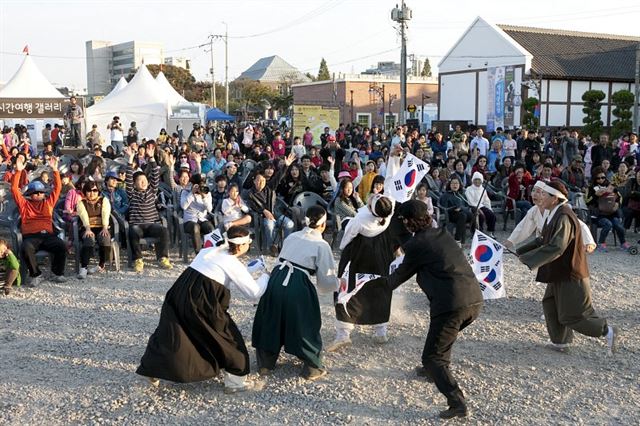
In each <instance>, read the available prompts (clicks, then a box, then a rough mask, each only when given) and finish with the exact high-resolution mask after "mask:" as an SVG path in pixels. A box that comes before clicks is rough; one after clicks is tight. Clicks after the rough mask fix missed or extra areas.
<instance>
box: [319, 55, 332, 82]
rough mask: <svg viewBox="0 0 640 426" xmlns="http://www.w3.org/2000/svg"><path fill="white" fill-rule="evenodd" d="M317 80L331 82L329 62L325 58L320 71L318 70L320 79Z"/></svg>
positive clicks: (321, 62)
mask: <svg viewBox="0 0 640 426" xmlns="http://www.w3.org/2000/svg"><path fill="white" fill-rule="evenodd" d="M316 80H317V81H322V80H331V73H330V72H329V67H328V66H327V61H325V60H324V58H322V60H321V61H320V69H318V78H317V79H316Z"/></svg>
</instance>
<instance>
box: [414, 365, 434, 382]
mask: <svg viewBox="0 0 640 426" xmlns="http://www.w3.org/2000/svg"><path fill="white" fill-rule="evenodd" d="M415 371H416V375H417V376H418V377H424V378H425V379H426V380H427V382H429V383H433V377H431V373H430V372H429V370H427V369H426V368H424V367H423V366H422V365H419V366H417V367H416V369H415Z"/></svg>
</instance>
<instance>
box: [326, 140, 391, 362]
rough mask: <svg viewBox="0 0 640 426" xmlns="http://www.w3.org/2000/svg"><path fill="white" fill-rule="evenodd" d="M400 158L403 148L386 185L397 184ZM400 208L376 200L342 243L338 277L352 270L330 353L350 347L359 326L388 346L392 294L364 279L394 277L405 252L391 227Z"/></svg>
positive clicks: (339, 307)
mask: <svg viewBox="0 0 640 426" xmlns="http://www.w3.org/2000/svg"><path fill="white" fill-rule="evenodd" d="M401 152H402V148H401V147H400V146H398V147H397V149H396V150H395V151H394V152H393V153H392V154H391V155H390V156H389V162H388V163H389V164H388V165H387V172H386V176H387V178H386V179H389V180H391V179H393V177H394V175H395V174H396V172H397V170H398V169H400V155H399V154H400V153H401ZM395 204H396V203H395V200H394V199H393V198H391V197H389V196H386V195H381V194H374V195H371V197H369V200H368V201H367V205H366V206H363V207H361V208H360V209H358V213H357V214H356V216H355V217H354V218H353V219H351V220H350V221H349V223H348V224H347V227H346V228H345V231H344V236H343V237H342V241H341V242H340V249H341V250H342V254H341V256H340V264H339V266H338V275H339V276H340V277H342V276H343V274H344V273H345V271H346V270H348V279H347V282H346V285H345V286H343V287H341V288H340V291H339V292H338V293H337V294H336V295H335V302H336V303H335V309H336V337H335V340H334V341H333V343H331V345H329V347H328V348H327V350H328V351H330V352H333V351H337V350H338V349H340V348H342V347H345V346H348V345H350V344H351V331H352V330H353V329H354V328H355V324H359V325H372V326H373V327H374V336H373V339H374V341H375V342H376V343H379V344H383V343H386V342H387V341H388V340H389V338H388V336H387V324H388V322H389V316H390V314H391V296H392V294H393V293H392V292H391V291H389V290H388V288H387V287H386V286H385V285H380V279H372V280H369V281H368V282H365V283H364V284H362V276H363V274H374V275H378V276H384V275H387V274H389V265H390V264H391V262H393V259H394V253H395V251H396V249H397V248H398V247H399V246H400V243H399V242H398V241H396V240H397V238H396V236H397V232H396V230H395V229H394V227H393V225H392V217H393V214H394V209H395ZM400 226H401V227H402V225H401V224H400ZM358 277H360V279H358Z"/></svg>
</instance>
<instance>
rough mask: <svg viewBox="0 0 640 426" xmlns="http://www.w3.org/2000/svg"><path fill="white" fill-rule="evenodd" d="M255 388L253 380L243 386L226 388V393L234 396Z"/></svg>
mask: <svg viewBox="0 0 640 426" xmlns="http://www.w3.org/2000/svg"><path fill="white" fill-rule="evenodd" d="M254 387H255V383H254V382H253V381H252V380H245V382H244V384H243V385H242V386H227V385H225V386H224V393H226V394H234V393H238V392H246V391H249V390H252V389H253V388H254Z"/></svg>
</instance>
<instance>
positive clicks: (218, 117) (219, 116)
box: [206, 108, 236, 121]
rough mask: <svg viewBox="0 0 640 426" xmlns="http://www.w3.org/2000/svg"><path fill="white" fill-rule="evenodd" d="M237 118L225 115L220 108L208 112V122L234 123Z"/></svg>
mask: <svg viewBox="0 0 640 426" xmlns="http://www.w3.org/2000/svg"><path fill="white" fill-rule="evenodd" d="M235 119H236V118H235V117H234V116H233V115H229V114H225V113H224V112H222V111H220V110H219V109H218V108H211V109H210V110H208V111H207V116H206V120H207V121H234V120H235Z"/></svg>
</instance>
